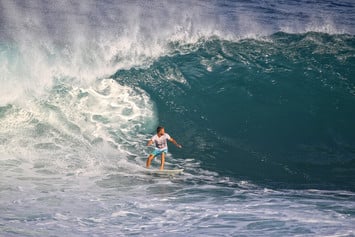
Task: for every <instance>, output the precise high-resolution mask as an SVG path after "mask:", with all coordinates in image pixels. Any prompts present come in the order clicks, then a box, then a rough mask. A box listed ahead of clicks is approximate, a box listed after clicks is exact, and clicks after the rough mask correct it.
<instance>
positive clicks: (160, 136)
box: [146, 126, 182, 170]
mask: <svg viewBox="0 0 355 237" xmlns="http://www.w3.org/2000/svg"><path fill="white" fill-rule="evenodd" d="M167 141H170V142H172V143H173V144H174V145H175V146H177V147H178V148H181V147H182V146H181V145H180V144H178V143H177V142H176V141H175V140H174V138H172V137H170V136H169V134H167V133H165V129H164V127H161V126H159V127H157V134H155V135H154V136H153V137H152V138H151V139H150V140H149V141H148V143H147V146H151V145H152V144H153V143H154V144H155V149H154V151H153V152H151V153H150V154H149V156H148V158H147V163H146V167H147V168H149V166H150V164H151V162H152V160H153V159H154V157H156V156H159V155H161V164H160V170H163V169H164V163H165V155H166V154H167V153H168V144H167Z"/></svg>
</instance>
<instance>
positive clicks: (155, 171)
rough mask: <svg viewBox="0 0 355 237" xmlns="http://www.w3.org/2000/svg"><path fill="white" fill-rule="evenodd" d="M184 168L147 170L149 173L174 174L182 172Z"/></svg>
mask: <svg viewBox="0 0 355 237" xmlns="http://www.w3.org/2000/svg"><path fill="white" fill-rule="evenodd" d="M183 171H184V169H174V170H147V173H149V174H155V175H176V174H181V173H183Z"/></svg>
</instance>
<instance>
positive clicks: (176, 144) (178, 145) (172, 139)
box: [169, 137, 182, 148]
mask: <svg viewBox="0 0 355 237" xmlns="http://www.w3.org/2000/svg"><path fill="white" fill-rule="evenodd" d="M169 141H170V142H172V143H173V144H174V145H175V146H177V147H178V148H182V146H181V145H180V144H178V143H177V142H176V141H175V139H174V138H172V137H171V138H170V139H169Z"/></svg>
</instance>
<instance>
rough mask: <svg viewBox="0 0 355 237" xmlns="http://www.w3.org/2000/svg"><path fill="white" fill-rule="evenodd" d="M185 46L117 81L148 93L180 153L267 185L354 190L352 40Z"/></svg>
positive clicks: (284, 37) (297, 37)
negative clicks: (181, 147) (180, 142)
mask: <svg viewBox="0 0 355 237" xmlns="http://www.w3.org/2000/svg"><path fill="white" fill-rule="evenodd" d="M173 47H176V49H175V48H174V49H175V50H179V49H180V47H182V46H175V45H174V46H173ZM184 47H186V46H184ZM188 47H191V52H188V53H186V54H183V55H181V54H180V53H176V54H173V55H170V56H165V57H161V58H159V60H157V61H156V62H154V63H153V65H152V66H150V67H149V68H148V69H140V70H136V69H130V70H121V71H119V72H117V73H116V74H115V75H114V76H113V78H114V79H115V80H116V81H118V82H119V83H122V84H124V85H129V86H132V85H133V86H139V87H140V88H143V89H144V90H145V91H147V92H148V93H149V94H150V95H151V97H152V98H153V100H154V101H155V102H156V103H157V107H158V111H159V116H160V121H161V123H163V124H166V126H167V127H168V128H170V130H172V132H173V133H174V134H176V136H177V137H179V138H180V139H182V140H183V141H186V142H187V143H186V148H185V149H184V150H183V151H181V152H180V151H176V152H177V153H178V154H179V155H180V154H181V156H182V157H189V156H191V157H199V158H198V159H199V160H201V161H203V163H204V165H206V167H209V168H213V169H214V170H215V171H218V172H222V173H228V174H229V175H233V176H235V177H243V178H246V177H247V178H249V179H252V180H254V181H260V182H264V181H265V180H267V183H268V184H272V183H273V182H276V183H277V185H280V183H281V185H285V186H287V187H289V186H290V185H291V186H292V185H296V186H297V187H298V185H300V186H305V187H312V188H316V187H320V186H322V187H323V186H325V187H327V188H332V189H334V188H340V187H341V188H346V189H350V190H354V182H353V181H354V178H355V177H354V172H353V171H354V168H355V167H354V159H353V158H354V147H355V144H354V141H355V126H354V123H353V119H354V117H355V110H354V104H355V97H354V95H355V81H354V77H353V75H355V69H354V67H353V65H354V55H355V38H354V37H353V36H350V35H333V36H332V35H328V34H322V33H306V34H285V33H276V34H273V35H271V36H270V37H265V38H263V39H261V40H251V39H245V40H241V41H238V42H231V41H224V40H219V39H210V40H207V41H201V42H199V43H197V44H195V45H189V46H188ZM132 78H133V80H132ZM292 187H293V186H292Z"/></svg>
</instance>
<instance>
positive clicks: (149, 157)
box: [146, 154, 154, 168]
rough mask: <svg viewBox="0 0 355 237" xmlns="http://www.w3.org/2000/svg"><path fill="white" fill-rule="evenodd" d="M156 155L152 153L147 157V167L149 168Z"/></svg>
mask: <svg viewBox="0 0 355 237" xmlns="http://www.w3.org/2000/svg"><path fill="white" fill-rule="evenodd" d="M153 158H154V156H153V155H152V154H150V155H149V156H148V159H147V164H146V167H147V168H149V166H150V163H152V160H153Z"/></svg>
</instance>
